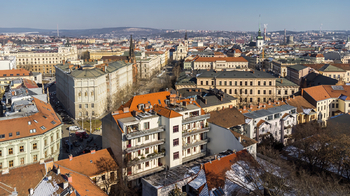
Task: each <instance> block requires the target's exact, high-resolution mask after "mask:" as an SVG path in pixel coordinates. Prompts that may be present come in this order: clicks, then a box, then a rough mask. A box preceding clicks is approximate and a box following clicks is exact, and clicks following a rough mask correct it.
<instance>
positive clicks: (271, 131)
mask: <svg viewBox="0 0 350 196" xmlns="http://www.w3.org/2000/svg"><path fill="white" fill-rule="evenodd" d="M278 104H279V103H277V105H278ZM269 105H270V106H272V107H269V108H265V107H266V105H260V104H259V105H258V108H257V110H252V109H253V108H243V109H241V110H240V111H242V113H243V115H244V116H245V117H246V118H247V120H246V123H247V124H248V125H249V129H248V130H247V132H246V133H245V135H246V136H247V137H249V138H252V139H253V138H254V139H255V140H256V141H258V142H261V141H262V140H263V139H264V138H269V137H273V138H274V139H275V140H277V141H279V142H281V143H284V144H285V143H286V142H287V141H288V139H289V136H290V135H291V134H292V127H293V126H294V125H296V124H297V108H296V107H294V106H291V105H281V106H277V105H276V106H274V103H271V102H269Z"/></svg>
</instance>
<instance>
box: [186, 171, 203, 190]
mask: <svg viewBox="0 0 350 196" xmlns="http://www.w3.org/2000/svg"><path fill="white" fill-rule="evenodd" d="M206 182H207V179H206V177H205V172H204V170H203V169H201V170H200V171H199V173H198V176H197V177H196V178H195V179H194V180H192V181H191V182H190V183H188V185H190V186H191V187H193V188H194V189H199V188H200V187H201V186H203V184H205V183H206Z"/></svg>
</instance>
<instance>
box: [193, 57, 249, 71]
mask: <svg viewBox="0 0 350 196" xmlns="http://www.w3.org/2000/svg"><path fill="white" fill-rule="evenodd" d="M193 69H194V70H199V69H204V70H208V69H210V70H217V71H223V70H227V71H233V70H245V71H246V70H247V69H248V61H247V60H246V59H245V58H243V57H198V58H196V59H195V60H194V61H193Z"/></svg>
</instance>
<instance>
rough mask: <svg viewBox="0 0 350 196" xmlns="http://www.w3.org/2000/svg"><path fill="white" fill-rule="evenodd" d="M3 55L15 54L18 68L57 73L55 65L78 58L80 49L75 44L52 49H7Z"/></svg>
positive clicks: (43, 72)
mask: <svg viewBox="0 0 350 196" xmlns="http://www.w3.org/2000/svg"><path fill="white" fill-rule="evenodd" d="M3 56H15V57H16V59H17V68H19V69H20V68H23V69H26V70H28V71H32V72H40V73H42V74H55V71H56V70H55V67H54V66H55V65H56V64H59V63H61V62H62V61H67V60H77V59H78V51H77V48H76V47H75V46H71V47H59V48H57V49H51V50H30V51H27V50H19V51H10V50H8V49H7V50H5V51H4V53H3Z"/></svg>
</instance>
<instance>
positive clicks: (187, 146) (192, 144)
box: [182, 139, 208, 150]
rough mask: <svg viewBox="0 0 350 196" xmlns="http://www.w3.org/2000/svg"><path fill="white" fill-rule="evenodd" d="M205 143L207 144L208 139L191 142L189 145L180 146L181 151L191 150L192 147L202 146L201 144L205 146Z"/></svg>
mask: <svg viewBox="0 0 350 196" xmlns="http://www.w3.org/2000/svg"><path fill="white" fill-rule="evenodd" d="M207 143H208V139H204V140H199V141H196V142H192V143H190V144H184V145H183V146H182V149H183V150H186V149H187V148H192V147H195V146H199V145H203V144H207Z"/></svg>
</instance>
